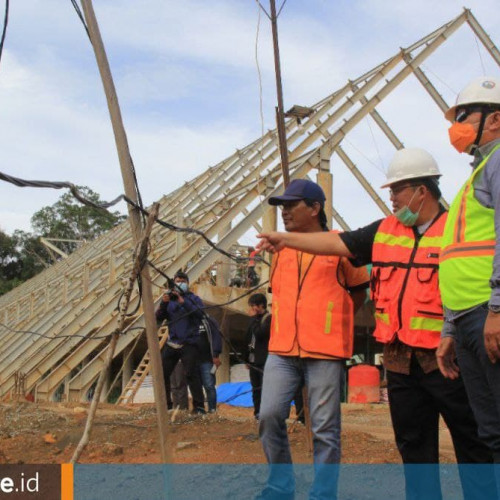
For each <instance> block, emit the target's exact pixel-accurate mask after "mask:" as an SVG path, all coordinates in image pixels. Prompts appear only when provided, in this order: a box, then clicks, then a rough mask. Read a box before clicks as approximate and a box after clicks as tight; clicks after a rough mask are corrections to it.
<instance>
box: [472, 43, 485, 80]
mask: <svg viewBox="0 0 500 500" xmlns="http://www.w3.org/2000/svg"><path fill="white" fill-rule="evenodd" d="M473 35H474V41H475V42H476V48H477V53H478V55H479V61H480V62H481V68H482V70H483V76H486V69H485V68H484V62H483V56H482V55H481V48H480V47H479V41H478V39H477V36H476V34H475V33H473Z"/></svg>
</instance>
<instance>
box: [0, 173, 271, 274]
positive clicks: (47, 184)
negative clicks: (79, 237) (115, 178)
mask: <svg viewBox="0 0 500 500" xmlns="http://www.w3.org/2000/svg"><path fill="white" fill-rule="evenodd" d="M0 180H3V181H5V182H10V183H11V184H14V185H15V186H18V187H35V188H52V189H63V188H67V189H69V190H70V191H71V194H72V195H73V196H74V197H75V198H76V199H77V200H78V201H79V202H80V203H83V204H84V205H87V206H90V207H92V208H97V209H108V208H109V207H111V206H113V205H116V204H117V203H119V202H120V201H122V200H123V201H125V202H126V203H128V204H129V205H131V206H133V207H134V208H136V209H137V210H138V211H139V212H140V213H141V214H143V215H146V216H149V212H148V211H147V210H146V209H145V208H143V207H142V206H141V205H140V204H139V203H136V202H134V201H132V200H131V199H130V198H129V197H128V196H125V195H124V194H121V195H120V196H118V197H117V198H115V199H114V200H112V201H110V202H101V203H95V202H93V201H91V200H88V199H86V198H85V197H83V196H82V194H81V193H80V192H79V191H78V186H76V185H75V184H72V183H71V182H51V181H36V180H25V179H20V178H18V177H14V176H12V175H8V174H5V173H3V172H0ZM139 198H140V196H139ZM155 222H156V223H158V224H160V225H161V226H163V227H165V228H167V229H170V230H171V231H177V232H182V233H190V234H197V235H198V236H201V237H202V238H203V239H204V240H205V241H206V242H207V244H208V245H210V246H211V247H212V248H213V249H214V250H215V251H217V252H219V253H221V254H222V255H224V256H225V257H228V258H229V259H231V260H233V261H235V262H237V263H242V262H247V261H248V260H250V258H249V257H241V256H239V255H233V254H231V253H229V252H227V251H226V250H223V249H222V248H219V247H218V246H217V245H216V244H215V243H213V242H212V240H210V238H209V237H208V236H207V235H206V234H205V233H204V232H203V231H200V230H199V229H194V228H188V227H178V226H175V225H174V224H170V223H169V222H166V221H163V220H161V219H159V218H158V217H155ZM261 262H263V263H264V264H266V265H267V266H270V264H269V263H268V262H267V261H265V260H264V259H261Z"/></svg>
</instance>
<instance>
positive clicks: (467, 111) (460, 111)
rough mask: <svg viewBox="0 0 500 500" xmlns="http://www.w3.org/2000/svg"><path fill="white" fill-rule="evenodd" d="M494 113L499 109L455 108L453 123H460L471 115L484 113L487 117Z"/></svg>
mask: <svg viewBox="0 0 500 500" xmlns="http://www.w3.org/2000/svg"><path fill="white" fill-rule="evenodd" d="M495 111H499V108H497V107H495V106H491V105H484V106H468V107H466V108H457V110H456V111H455V121H456V122H458V123H462V122H464V121H465V120H467V118H468V117H469V116H470V115H471V114H472V113H485V116H486V115H489V114H490V113H494V112H495Z"/></svg>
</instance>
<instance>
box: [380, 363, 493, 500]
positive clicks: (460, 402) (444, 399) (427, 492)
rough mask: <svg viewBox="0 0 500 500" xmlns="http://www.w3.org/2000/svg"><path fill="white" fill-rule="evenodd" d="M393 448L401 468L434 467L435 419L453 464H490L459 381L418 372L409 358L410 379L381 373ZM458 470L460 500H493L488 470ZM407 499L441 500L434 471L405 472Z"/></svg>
mask: <svg viewBox="0 0 500 500" xmlns="http://www.w3.org/2000/svg"><path fill="white" fill-rule="evenodd" d="M387 387H388V394H389V403H390V410H391V419H392V425H393V428H394V434H395V437H396V444H397V446H398V450H399V452H400V454H401V457H402V459H403V463H404V464H438V463H439V415H441V416H442V417H443V419H444V421H445V423H446V425H447V426H448V429H449V430H450V433H451V437H452V440H453V446H454V448H455V455H456V458H457V462H458V463H459V464H491V463H492V460H493V458H492V454H491V452H490V450H489V449H488V447H487V446H486V445H485V444H484V443H483V441H482V440H480V439H479V437H478V430H477V424H476V421H475V419H474V415H473V413H472V410H471V408H470V405H469V401H468V399H467V394H466V392H465V387H464V385H463V382H462V380H461V379H460V378H459V379H457V380H447V379H445V378H444V377H443V376H442V375H441V372H440V371H439V370H434V371H432V372H430V373H427V374H426V373H424V371H423V370H422V368H421V367H420V365H419V363H418V361H417V360H416V358H415V356H412V359H411V366H410V374H409V375H403V374H399V373H395V372H391V371H388V372H387ZM481 470H482V472H484V477H483V474H482V473H481V474H479V473H478V470H477V468H471V467H468V468H467V467H462V468H461V469H460V479H461V482H462V489H463V493H464V498H465V499H476V498H477V499H479V498H495V496H492V495H494V494H495V493H494V491H495V483H494V477H493V470H492V467H491V466H485V467H484V470H483V468H481ZM405 476H406V495H407V499H417V498H418V499H426V500H430V499H441V498H442V496H441V487H440V481H439V468H438V467H437V466H434V467H423V466H420V467H415V466H409V467H405Z"/></svg>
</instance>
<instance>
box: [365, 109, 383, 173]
mask: <svg viewBox="0 0 500 500" xmlns="http://www.w3.org/2000/svg"><path fill="white" fill-rule="evenodd" d="M366 123H367V124H368V128H369V129H370V134H371V136H372V141H373V145H374V146H375V150H376V151H377V155H378V159H379V160H380V168H381V171H382V172H384V173H385V168H384V161H383V160H382V156H381V154H380V150H379V148H378V144H377V141H376V139H375V134H374V133H373V129H372V126H371V124H370V117H369V115H366Z"/></svg>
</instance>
